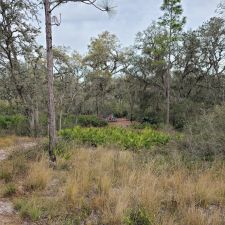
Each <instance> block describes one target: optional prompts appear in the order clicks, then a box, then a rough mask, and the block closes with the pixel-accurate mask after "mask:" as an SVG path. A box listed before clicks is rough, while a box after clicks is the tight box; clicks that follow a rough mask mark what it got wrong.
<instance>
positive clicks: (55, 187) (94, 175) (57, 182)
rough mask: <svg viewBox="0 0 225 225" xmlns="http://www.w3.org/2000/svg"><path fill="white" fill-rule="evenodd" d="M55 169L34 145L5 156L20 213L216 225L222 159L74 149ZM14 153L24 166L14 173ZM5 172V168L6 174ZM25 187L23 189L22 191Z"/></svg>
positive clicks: (132, 224)
mask: <svg viewBox="0 0 225 225" xmlns="http://www.w3.org/2000/svg"><path fill="white" fill-rule="evenodd" d="M70 151H71V152H70V153H71V154H70V157H69V158H58V162H57V165H56V168H55V170H53V169H51V168H49V166H48V162H47V155H45V154H43V152H41V151H40V150H39V153H37V152H38V151H37V150H33V152H35V153H36V157H32V158H31V157H27V155H29V156H30V154H31V153H30V152H24V153H20V154H17V155H16V156H15V157H12V158H11V159H10V161H8V162H7V163H8V164H12V165H14V170H13V171H17V176H12V181H11V182H13V184H15V186H16V187H17V186H20V189H22V190H20V191H19V193H17V195H16V196H14V197H13V199H14V200H13V201H14V202H15V206H16V208H17V209H18V210H19V212H20V215H21V217H23V218H29V219H30V220H33V221H39V223H46V224H59V225H61V224H107V225H117V224H118V225H121V224H124V225H139V224H141V225H159V224H160V225H184V224H185V225H224V221H225V218H224V212H225V165H224V163H223V162H221V161H216V162H214V163H210V164H209V163H206V162H198V163H195V164H194V165H193V164H189V165H185V164H184V163H183V162H182V160H181V157H180V156H179V154H178V153H176V152H175V151H172V150H171V155H166V156H165V155H159V154H158V155H155V156H153V155H150V154H149V155H148V154H146V153H145V154H143V153H134V152H130V151H118V150H116V149H111V150H109V149H106V148H104V147H98V148H94V149H93V148H81V147H79V148H76V149H71V150H70ZM18 158H23V159H24V163H25V164H26V167H27V168H28V169H26V170H24V171H23V170H21V171H19V170H18V168H17V169H16V168H15V167H17V166H19V167H20V165H18V163H15V162H17V161H18ZM13 171H12V173H14V172H13ZM27 190H29V191H28V192H27Z"/></svg>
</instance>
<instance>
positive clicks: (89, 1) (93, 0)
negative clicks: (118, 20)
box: [51, 0, 115, 13]
mask: <svg viewBox="0 0 225 225" xmlns="http://www.w3.org/2000/svg"><path fill="white" fill-rule="evenodd" d="M68 2H75V3H76V2H81V3H84V4H86V5H92V6H94V7H95V8H96V9H98V10H100V11H102V12H107V13H109V12H111V11H112V10H113V9H114V8H115V7H113V6H111V5H110V3H109V1H108V0H104V1H103V2H102V4H97V0H58V1H54V2H53V3H52V4H54V5H53V7H52V8H51V12H52V11H53V10H54V9H55V8H57V7H58V6H60V5H61V4H64V3H68Z"/></svg>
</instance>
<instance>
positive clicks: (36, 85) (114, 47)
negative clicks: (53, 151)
mask: <svg viewBox="0 0 225 225" xmlns="http://www.w3.org/2000/svg"><path fill="white" fill-rule="evenodd" d="M178 3H179V1H177V3H176V4H178ZM176 4H175V5H176ZM177 6H179V7H178V8H179V9H180V10H181V11H179V15H181V14H182V9H181V6H180V5H179V4H178V5H177ZM39 10H40V9H39V8H38V4H37V5H36V4H35V3H32V2H30V1H22V0H20V1H19V0H16V1H1V2H0V100H1V101H0V129H3V130H5V129H10V130H12V131H14V132H17V133H18V132H19V133H22V134H32V135H40V134H46V132H47V91H48V89H47V82H46V66H45V65H46V56H45V51H44V48H43V47H42V46H40V45H38V44H37V42H36V36H37V35H38V33H39V32H40V31H39V27H38V23H37V26H35V22H34V21H37V20H38V18H36V15H37V12H38V11H39ZM164 11H165V9H164ZM165 13H166V12H165ZM175 15H176V14H175ZM31 20H32V21H33V22H32V24H33V25H31ZM165 20H166V18H165V17H164V19H162V18H161V19H159V21H156V22H153V23H152V24H151V25H150V26H149V27H148V28H147V29H146V30H144V31H142V32H140V33H138V34H137V35H136V38H135V41H134V44H133V46H131V47H126V48H125V47H123V46H121V44H120V42H119V40H118V38H117V37H116V36H115V35H114V34H111V33H109V32H107V31H106V32H103V33H102V34H99V36H98V37H95V38H92V39H91V41H90V43H89V45H88V51H87V53H86V54H84V55H81V54H79V53H78V52H71V50H69V49H67V48H65V47H55V48H54V93H55V105H56V116H57V129H58V130H60V129H62V128H65V127H68V126H71V124H68V123H69V122H68V121H71V123H74V121H75V120H76V119H74V118H76V116H78V115H93V114H95V115H97V116H99V117H104V116H106V115H108V114H111V113H113V114H114V115H115V116H116V117H127V118H129V119H131V120H137V121H140V122H146V123H150V124H154V125H157V126H161V125H163V124H165V123H166V120H167V119H168V118H167V117H168V115H167V113H168V106H169V109H170V110H169V116H170V117H169V121H170V124H171V126H173V127H175V128H176V129H183V127H184V126H185V125H186V124H187V123H188V122H189V121H192V120H195V118H197V117H198V115H199V114H202V113H204V112H206V111H208V110H209V109H211V108H213V107H214V106H215V105H218V104H223V103H224V98H225V93H224V90H225V80H224V75H225V74H224V70H225V66H224V58H225V22H224V20H223V19H222V18H220V17H214V18H211V19H210V20H209V21H207V22H205V23H204V24H203V25H202V26H200V27H199V28H198V29H196V30H189V31H186V32H185V31H183V29H182V27H183V23H184V19H182V18H181V20H182V21H181V23H180V24H177V23H175V24H174V26H175V27H176V26H178V25H179V27H176V28H177V29H176V30H175V31H174V35H173V36H171V37H170V39H169V41H168V23H165ZM175 22H176V21H175ZM174 29H175V28H174ZM168 56H169V57H170V58H169V61H168ZM168 73H170V74H169V75H170V76H168ZM168 82H169V83H168ZM168 84H169V85H168ZM168 95H169V105H168ZM15 115H16V116H15ZM6 121H8V122H6ZM18 126H21V127H22V129H18Z"/></svg>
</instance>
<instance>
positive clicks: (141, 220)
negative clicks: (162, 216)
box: [124, 208, 152, 225]
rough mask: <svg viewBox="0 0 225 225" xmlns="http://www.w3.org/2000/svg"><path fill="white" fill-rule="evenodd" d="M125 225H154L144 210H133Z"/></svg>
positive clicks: (125, 220)
mask: <svg viewBox="0 0 225 225" xmlns="http://www.w3.org/2000/svg"><path fill="white" fill-rule="evenodd" d="M124 224H125V225H152V222H151V219H150V217H149V215H148V214H147V213H146V211H145V210H144V209H142V208H138V209H133V210H131V211H130V213H129V215H128V216H127V217H125V219H124Z"/></svg>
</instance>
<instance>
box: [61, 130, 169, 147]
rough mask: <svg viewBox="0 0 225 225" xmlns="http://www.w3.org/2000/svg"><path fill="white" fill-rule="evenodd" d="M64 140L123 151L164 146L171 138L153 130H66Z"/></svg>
mask: <svg viewBox="0 0 225 225" xmlns="http://www.w3.org/2000/svg"><path fill="white" fill-rule="evenodd" d="M59 134H60V135H61V136H62V137H63V138H64V139H67V140H77V141H78V142H81V143H88V144H91V145H94V146H97V145H113V146H117V147H120V148H123V149H132V150H138V149H149V148H151V147H152V146H155V145H164V144H166V143H167V142H168V141H169V140H170V137H169V135H167V134H164V133H162V132H159V131H155V130H153V129H151V128H145V129H142V130H134V129H128V128H120V127H104V128H94V127H89V128H82V127H79V126H77V127H75V128H73V129H65V130H62V131H60V133H59Z"/></svg>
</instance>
